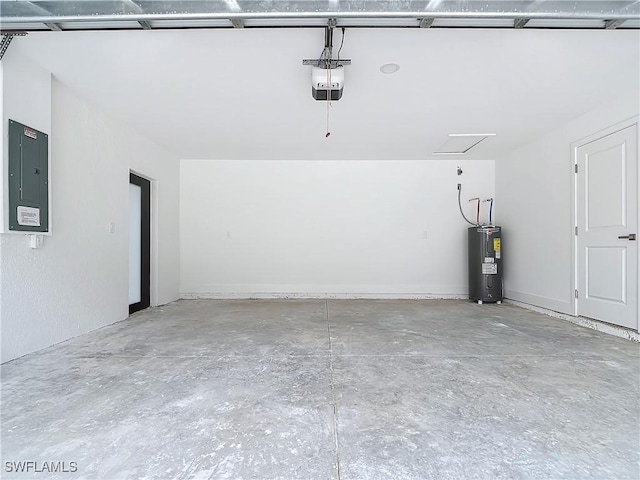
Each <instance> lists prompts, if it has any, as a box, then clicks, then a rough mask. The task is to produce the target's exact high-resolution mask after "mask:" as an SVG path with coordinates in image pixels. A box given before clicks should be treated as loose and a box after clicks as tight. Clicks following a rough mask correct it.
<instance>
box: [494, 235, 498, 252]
mask: <svg viewBox="0 0 640 480" xmlns="http://www.w3.org/2000/svg"><path fill="white" fill-rule="evenodd" d="M493 249H494V250H495V251H496V252H499V251H500V239H499V238H494V239H493Z"/></svg>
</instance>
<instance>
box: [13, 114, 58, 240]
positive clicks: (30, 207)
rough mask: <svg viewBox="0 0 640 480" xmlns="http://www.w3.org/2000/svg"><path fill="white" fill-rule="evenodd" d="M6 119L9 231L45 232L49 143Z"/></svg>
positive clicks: (43, 134) (38, 133)
mask: <svg viewBox="0 0 640 480" xmlns="http://www.w3.org/2000/svg"><path fill="white" fill-rule="evenodd" d="M48 138H49V137H48V136H47V134H46V133H42V132H39V131H37V130H34V129H33V128H30V127H27V126H26V125H22V124H21V123H18V122H15V121H13V120H9V230H11V231H16V232H47V231H49V141H48Z"/></svg>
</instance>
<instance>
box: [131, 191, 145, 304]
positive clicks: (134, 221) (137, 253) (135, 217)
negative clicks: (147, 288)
mask: <svg viewBox="0 0 640 480" xmlns="http://www.w3.org/2000/svg"><path fill="white" fill-rule="evenodd" d="M141 212H142V189H141V188H140V187H139V186H138V185H134V184H132V183H130V184H129V305H131V304H134V303H138V302H139V301H140V300H141V297H140V282H141V276H142V270H141V268H140V263H141V262H140V258H141V255H142V250H141V248H140V243H141V238H142V228H141V226H140V220H141V218H142V213H141Z"/></svg>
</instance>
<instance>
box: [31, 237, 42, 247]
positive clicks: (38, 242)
mask: <svg viewBox="0 0 640 480" xmlns="http://www.w3.org/2000/svg"><path fill="white" fill-rule="evenodd" d="M43 243H44V236H42V235H29V246H30V247H31V248H42V245H43Z"/></svg>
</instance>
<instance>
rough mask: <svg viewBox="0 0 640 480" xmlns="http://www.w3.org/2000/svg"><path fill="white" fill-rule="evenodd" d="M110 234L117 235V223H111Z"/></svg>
mask: <svg viewBox="0 0 640 480" xmlns="http://www.w3.org/2000/svg"><path fill="white" fill-rule="evenodd" d="M109 233H116V224H115V222H109Z"/></svg>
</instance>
